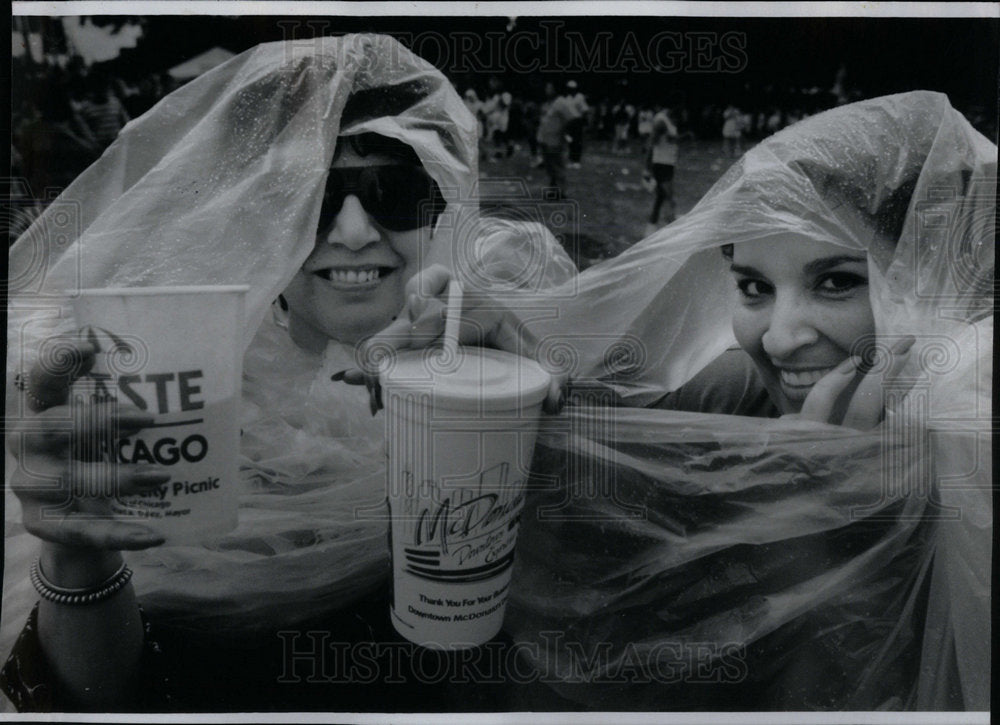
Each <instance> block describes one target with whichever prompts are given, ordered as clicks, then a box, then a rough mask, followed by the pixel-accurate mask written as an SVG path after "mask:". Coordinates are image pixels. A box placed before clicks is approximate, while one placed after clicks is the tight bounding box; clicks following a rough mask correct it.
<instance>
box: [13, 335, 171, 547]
mask: <svg viewBox="0 0 1000 725" xmlns="http://www.w3.org/2000/svg"><path fill="white" fill-rule="evenodd" d="M52 347H53V349H58V364H53V363H52V362H47V361H46V358H45V356H43V358H42V359H41V360H40V361H39V362H37V363H35V365H34V366H33V367H32V369H31V371H30V372H29V373H28V375H27V376H26V377H25V378H24V379H23V380H22V381H21V383H20V385H19V387H21V389H22V390H23V392H24V399H25V402H26V406H27V408H28V410H29V414H28V415H27V416H25V417H24V418H23V419H22V420H21V421H20V422H19V423H18V424H17V425H16V426H15V427H14V428H13V430H12V431H11V432H10V433H9V434H8V446H9V448H10V450H11V452H12V454H13V455H14V456H15V457H16V458H17V461H18V465H17V467H16V469H15V471H14V473H13V475H12V477H11V486H12V489H13V491H14V493H15V494H16V495H17V497H18V498H19V499H20V501H21V505H22V509H23V522H24V527H25V529H27V530H28V532H30V533H31V534H34V535H35V536H37V537H38V538H40V539H42V540H43V541H45V542H48V544H50V545H54V546H49V547H47V553H50V554H51V551H52V550H53V549H54V550H55V551H56V552H61V553H62V555H63V556H62V558H64V559H73V560H79V559H80V558H81V554H82V553H83V552H82V550H92V551H93V554H94V558H95V559H99V558H102V557H99V556H98V552H101V551H103V552H107V551H109V550H123V549H124V550H134V549H145V548H148V547H151V546H156V545H158V544H161V543H163V537H162V536H161V535H159V534H157V533H154V532H153V531H152V530H151V529H150V528H148V527H146V526H144V525H142V524H139V523H135V522H132V521H124V520H122V519H121V518H120V517H117V516H116V515H115V514H114V513H113V511H112V509H111V503H112V501H113V500H114V498H115V497H116V496H118V495H122V494H135V493H142V492H144V491H148V490H150V489H152V488H155V487H156V486H158V485H162V484H164V483H166V482H167V481H168V480H169V479H170V475H169V473H168V472H166V471H164V470H162V469H160V468H156V467H152V466H141V465H125V464H119V463H117V462H114V461H108V460H106V458H107V457H108V452H109V451H114V450H117V446H116V445H115V444H116V443H117V440H118V439H121V438H126V437H128V436H130V435H134V434H135V433H137V432H138V431H139V430H141V429H143V428H145V427H147V426H149V425H150V424H152V423H153V416H151V415H149V414H147V413H144V412H142V411H140V410H139V409H138V408H134V407H131V406H126V405H121V404H119V403H118V402H117V401H115V400H113V399H112V400H105V401H101V402H86V403H85V402H82V401H71V400H70V389H71V387H72V385H73V383H74V382H75V381H76V380H78V379H79V378H81V377H83V376H85V375H86V374H87V373H88V372H89V371H90V370H91V369H92V368H93V366H94V362H95V350H94V347H93V346H92V345H91V344H90V343H89V342H87V341H86V340H82V339H78V338H70V337H63V338H58V340H57V344H55V345H53V346H52ZM95 443H96V444H97V445H95ZM102 444H103V445H102ZM73 550H76V551H75V552H73ZM71 552H73V553H71ZM45 558H46V557H44V556H43V559H45ZM43 563H44V562H43Z"/></svg>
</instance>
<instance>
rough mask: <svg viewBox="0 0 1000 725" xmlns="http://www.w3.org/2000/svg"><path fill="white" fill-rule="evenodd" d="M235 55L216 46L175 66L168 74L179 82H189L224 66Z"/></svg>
mask: <svg viewBox="0 0 1000 725" xmlns="http://www.w3.org/2000/svg"><path fill="white" fill-rule="evenodd" d="M234 55H236V54H235V53H231V52H229V51H228V50H226V49H225V48H220V47H218V46H216V47H214V48H211V49H210V50H206V51H205V52H204V53H202V54H201V55H196V56H195V57H194V58H190V59H189V60H186V61H184V62H183V63H181V64H180V65H175V66H174V67H173V68H171V69H170V70H169V71H167V72H168V73H169V74H170V75H171V76H173V77H174V78H176V79H177V80H179V81H189V80H191V79H192V78H197V77H198V76H200V75H201V74H202V73H205V72H206V71H210V70H212V69H213V68H214V67H215V66H217V65H222V64H223V63H225V62H226V61H227V60H229V59H230V58H232V57H233V56H234Z"/></svg>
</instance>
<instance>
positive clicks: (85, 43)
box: [62, 17, 142, 65]
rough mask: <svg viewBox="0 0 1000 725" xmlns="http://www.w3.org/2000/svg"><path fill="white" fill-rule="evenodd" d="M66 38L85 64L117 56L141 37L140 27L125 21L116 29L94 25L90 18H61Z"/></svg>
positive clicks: (134, 45)
mask: <svg viewBox="0 0 1000 725" xmlns="http://www.w3.org/2000/svg"><path fill="white" fill-rule="evenodd" d="M62 23H63V30H65V31H66V39H67V40H68V41H69V43H70V45H71V46H72V48H73V49H74V50H75V51H76V53H77V54H78V55H79V56H80V57H82V58H83V62H84V63H86V64H87V65H91V64H92V63H102V62H104V61H106V60H112V59H114V58H117V57H118V54H119V53H121V51H122V48H134V47H136V45H137V44H138V41H139V38H141V37H142V27H141V26H140V25H136V24H134V23H125V24H124V25H122V26H121V27H120V28H118V29H117V30H113V29H112V28H111V27H106V26H99V25H94V23H93V22H92V21H91V19H90V18H79V17H68V18H63V19H62Z"/></svg>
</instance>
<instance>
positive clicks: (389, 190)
mask: <svg viewBox="0 0 1000 725" xmlns="http://www.w3.org/2000/svg"><path fill="white" fill-rule="evenodd" d="M345 140H346V141H348V143H345V144H343V145H342V147H341V148H338V150H337V152H336V154H335V156H334V162H333V165H332V166H331V168H330V174H329V176H328V177H327V181H326V187H325V190H324V194H323V206H322V208H321V209H320V218H319V223H318V226H317V234H316V246H315V247H314V249H313V251H312V253H311V254H310V255H309V257H308V258H307V259H306V261H305V263H304V264H303V265H302V268H301V269H300V270H299V271H298V272H297V273H296V275H295V277H294V278H293V279H292V282H291V284H290V285H289V286H288V287H287V288H286V289H285V291H284V293H283V296H284V300H285V304H287V307H288V312H289V332H290V333H291V336H292V339H293V340H295V342H296V343H297V344H298V345H299V346H300V347H303V348H305V349H311V350H315V351H317V352H322V350H323V349H324V348H325V347H326V343H327V340H329V339H331V338H332V339H334V340H340V341H341V342H345V343H350V344H353V343H356V342H359V341H360V340H362V339H364V338H365V337H368V336H370V335H371V334H372V332H373V331H376V330H380V329H382V328H384V327H385V326H386V325H388V324H389V323H390V322H391V321H392V320H393V319H395V316H396V315H397V314H398V313H399V311H400V310H401V309H402V307H403V303H404V302H405V300H404V296H403V295H404V288H405V286H406V283H407V281H409V279H410V277H412V276H413V275H414V274H415V273H416V272H417V270H419V269H420V267H421V264H422V261H423V254H422V250H421V240H422V239H423V240H424V241H426V239H427V237H428V234H427V230H429V229H432V228H433V226H434V223H435V222H436V221H437V218H438V217H439V216H440V214H441V212H442V211H443V210H444V199H443V197H442V195H441V190H440V188H439V187H438V185H437V183H436V182H435V181H434V180H433V179H432V178H431V177H430V176H429V175H428V174H427V172H426V171H424V170H423V168H422V167H421V166H420V161H419V159H418V158H417V157H416V154H415V153H414V152H413V150H412V149H411V148H410V147H409V146H406V145H405V144H402V143H400V142H398V141H394V140H393V139H387V138H384V137H379V136H375V135H373V134H367V135H365V136H355V137H348V139H345Z"/></svg>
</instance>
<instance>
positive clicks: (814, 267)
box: [507, 92, 997, 710]
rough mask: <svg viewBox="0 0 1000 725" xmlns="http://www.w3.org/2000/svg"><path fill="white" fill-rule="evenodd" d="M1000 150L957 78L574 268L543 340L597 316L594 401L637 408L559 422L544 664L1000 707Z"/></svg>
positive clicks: (530, 638)
mask: <svg viewBox="0 0 1000 725" xmlns="http://www.w3.org/2000/svg"><path fill="white" fill-rule="evenodd" d="M996 161H997V150H996V146H995V145H993V144H992V143H991V142H989V141H988V140H987V139H986V138H984V137H983V136H981V135H980V134H978V133H977V132H976V131H974V130H973V129H972V127H971V126H970V124H969V123H968V122H967V121H966V120H965V119H964V118H963V117H962V116H961V115H960V114H959V113H958V112H956V111H955V110H954V109H952V108H951V106H950V105H949V103H948V101H947V99H946V98H945V97H944V96H941V95H939V94H935V93H926V92H915V93H907V94H900V95H897V96H889V97H885V98H878V99H873V100H869V101H863V102H860V103H856V104H853V105H849V106H844V107H841V108H838V109H835V110H832V111H829V112H826V113H823V114H820V115H817V116H814V117H812V118H810V119H807V120H806V121H803V122H801V123H799V124H796V125H795V126H792V127H789V128H787V129H785V130H784V131H782V132H780V133H778V134H775V135H774V136H772V137H770V138H768V139H767V140H766V141H764V142H762V143H761V144H760V145H758V146H757V147H755V148H754V149H752V150H751V151H750V152H748V153H747V154H746V155H745V156H744V157H743V158H742V159H741V160H740V161H739V162H738V163H736V164H735V165H734V166H733V167H732V168H731V169H730V170H729V171H728V172H727V173H726V174H725V176H724V177H723V178H722V179H721V180H720V181H719V182H718V183H717V184H716V185H715V186H714V187H713V188H712V189H711V190H710V191H709V192H708V194H707V195H706V196H705V197H704V198H703V199H702V200H701V201H700V202H699V203H698V205H697V206H696V207H695V208H694V209H693V210H692V211H691V212H690V213H689V214H687V215H685V216H683V217H681V218H680V219H678V220H677V221H676V222H675V223H674V224H672V225H670V226H668V227H666V228H664V229H662V230H660V231H659V232H658V233H657V234H655V235H653V236H651V237H649V238H648V239H645V240H643V241H641V242H639V243H637V244H636V245H634V246H633V247H631V248H630V249H628V250H627V251H625V252H624V253H622V254H621V255H620V256H619V257H617V258H615V259H613V260H609V261H607V262H604V263H602V264H599V265H595V266H594V267H591V268H589V269H587V270H586V271H584V272H583V273H581V274H580V275H579V277H578V278H577V279H576V280H574V290H575V291H576V295H575V297H574V298H573V299H572V301H570V302H568V303H566V304H564V305H562V307H561V308H560V315H559V319H558V320H554V321H551V322H545V323H541V324H536V325H535V326H534V330H533V331H534V333H535V334H536V335H537V336H538V338H539V339H541V340H542V343H541V344H540V346H539V347H540V349H542V350H545V349H547V348H546V338H547V336H548V339H550V340H557V339H559V336H560V335H562V336H564V339H565V335H566V334H567V333H568V332H572V333H575V334H574V335H573V337H572V344H573V347H574V352H575V355H574V356H573V358H572V360H571V361H570V362H571V363H572V365H573V369H571V370H569V371H568V372H569V373H570V374H571V375H573V376H574V378H575V379H576V380H577V381H578V383H579V382H588V379H589V382H590V384H591V385H590V387H589V388H588V387H585V386H583V385H580V386H579V392H577V393H576V394H575V395H576V398H577V400H578V401H579V402H581V403H587V402H600V401H601V400H602V399H606V397H605V398H601V397H600V396H606V393H607V388H611V389H612V390H613V391H614V392H615V393H617V394H618V396H619V398H620V399H621V401H624V403H625V404H626V406H632V407H625V406H616V407H608V406H606V405H579V406H578V407H576V408H575V409H574V408H568V409H567V412H566V413H565V414H564V416H563V418H562V419H559V420H556V421H553V422H552V424H551V425H547V426H544V427H543V429H542V431H541V432H540V434H539V442H538V448H537V452H536V459H535V469H536V472H537V473H538V487H537V489H536V491H535V495H534V496H533V497H531V498H529V501H528V503H527V505H526V508H525V511H524V513H523V514H522V518H523V521H524V522H525V523H524V524H523V525H522V528H521V533H520V536H519V550H518V551H519V561H518V565H517V568H516V570H515V575H514V579H513V582H512V585H511V592H512V599H511V602H510V605H509V606H510V609H509V610H508V622H507V624H508V631H509V632H510V634H511V636H512V637H513V638H514V640H515V641H518V642H520V643H523V651H524V652H525V653H530V654H529V658H530V659H531V660H532V662H533V663H534V664H535V666H536V668H537V670H538V679H539V680H540V681H542V682H547V683H551V686H552V687H553V688H554V689H555V690H556V691H557V692H558V693H559V694H560V695H561V696H563V697H567V698H570V699H571V700H573V701H575V702H582V703H586V704H587V705H588V706H591V707H598V708H600V709H616V708H628V709H642V710H656V709H661V708H669V709H689V708H690V709H711V710H718V709H768V710H770V709H791V710H803V709H835V710H869V709H872V710H874V709H905V708H909V709H919V710H985V709H986V708H987V707H988V704H989V690H990V677H989V667H990V665H989V651H988V647H986V646H984V645H983V643H984V642H988V641H989V637H990V626H991V625H990V601H991V596H990V595H991V592H990V553H989V552H990V542H991V534H992V501H991V494H990V492H991V490H992V479H991V459H990V453H989V445H988V443H987V441H988V440H989V437H990V432H991V430H992V419H991V413H990V410H991V407H990V403H991V396H992V377H991V371H992V367H991V359H992V354H991V353H992V327H993V294H992V286H993V278H994V239H995V226H996ZM720 247H722V254H720ZM556 293H558V290H556ZM734 342H735V343H737V345H736V346H734ZM615 346H628V347H629V348H630V349H631V354H630V355H628V356H625V358H626V359H624V360H623V357H622V356H616V355H611V354H609V350H611V349H613V348H614V347H615ZM549 349H554V348H549ZM623 362H624V364H622V363H623ZM595 383H596V385H595ZM595 387H596V388H597V390H598V396H599V397H597V398H596V399H594V400H591V398H589V397H588V395H589V392H590V390H593V389H594V388H595ZM572 395H573V393H571V396H572ZM571 399H572V397H571ZM659 408H665V409H667V410H662V409H659ZM748 416H753V417H752V418H751V417H748ZM768 418H780V419H778V420H768ZM553 481H557V482H558V484H554V483H553ZM553 633H557V635H555V636H554V635H553ZM534 704H535V703H533V702H532V701H527V702H524V703H521V705H522V707H523V709H525V710H530V709H532V706H533V705H534Z"/></svg>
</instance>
